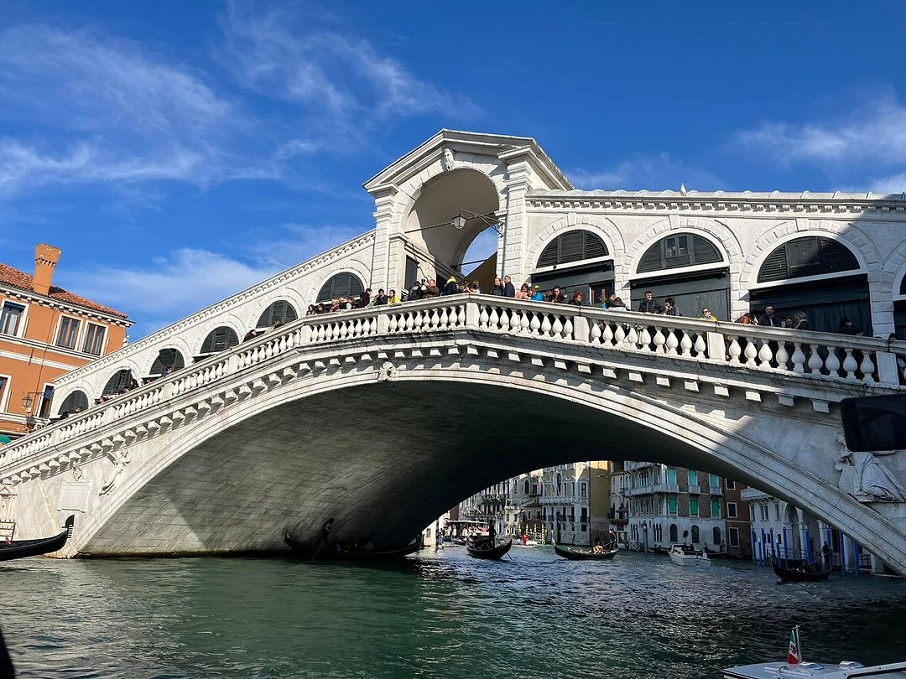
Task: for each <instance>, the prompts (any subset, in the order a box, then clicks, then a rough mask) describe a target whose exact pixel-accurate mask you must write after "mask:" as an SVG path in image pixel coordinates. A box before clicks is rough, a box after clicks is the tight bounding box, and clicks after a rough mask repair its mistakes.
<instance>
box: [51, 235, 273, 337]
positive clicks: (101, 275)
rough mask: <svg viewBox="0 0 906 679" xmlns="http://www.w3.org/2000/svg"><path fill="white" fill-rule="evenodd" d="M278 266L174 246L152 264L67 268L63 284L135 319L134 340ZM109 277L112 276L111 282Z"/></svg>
mask: <svg viewBox="0 0 906 679" xmlns="http://www.w3.org/2000/svg"><path fill="white" fill-rule="evenodd" d="M279 270H280V267H275V266H269V265H261V264H247V263H243V262H239V261H237V260H235V259H232V258H230V257H227V256H225V255H222V254H219V253H215V252H209V251H206V250H197V249H181V250H176V251H174V252H172V253H169V254H168V255H166V256H164V257H159V258H156V259H155V260H154V261H153V262H152V265H151V268H147V269H136V268H127V267H115V266H111V267H100V268H95V269H92V270H90V271H82V272H78V271H72V270H69V271H68V272H67V273H66V275H65V282H64V281H63V280H62V279H61V281H60V283H61V284H63V285H65V287H66V288H67V289H70V290H78V292H79V295H81V296H83V297H86V298H88V299H91V300H94V301H95V302H98V303H100V304H104V305H106V306H109V307H111V308H114V309H118V310H121V311H126V312H127V313H128V314H129V317H130V318H131V319H132V320H134V321H136V322H137V323H136V326H135V327H134V328H133V330H132V331H130V336H131V337H132V339H133V341H134V340H136V339H138V338H140V337H143V336H145V335H147V334H149V333H151V332H154V331H155V330H158V329H160V328H161V327H164V326H167V325H169V324H170V323H173V322H175V321H177V320H178V319H180V318H183V317H185V316H188V315H190V314H192V313H194V312H196V311H198V310H199V309H202V308H204V307H205V306H208V305H209V304H213V303H214V302H217V301H219V300H221V299H224V298H226V297H230V296H231V295H234V294H235V293H237V292H239V291H241V290H244V289H245V288H247V287H249V286H251V285H254V284H255V283H258V282H259V281H262V280H264V279H266V278H268V277H270V276H272V275H274V274H275V273H277V271H279ZM111 281H116V284H115V285H111V284H110V282H111Z"/></svg>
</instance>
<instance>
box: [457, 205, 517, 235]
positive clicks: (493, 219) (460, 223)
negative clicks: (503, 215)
mask: <svg viewBox="0 0 906 679" xmlns="http://www.w3.org/2000/svg"><path fill="white" fill-rule="evenodd" d="M476 218H477V219H480V220H481V221H482V222H484V225H485V226H490V227H491V228H493V229H494V231H496V232H497V233H498V234H499V235H501V236H502V235H503V229H504V226H503V224H502V223H501V221H500V218H499V217H497V216H496V215H494V214H487V215H481V214H478V213H477V212H472V211H471V210H460V211H459V212H458V213H457V214H456V216H455V217H453V219H452V221H451V224H453V226H454V227H455V228H456V229H462V228H465V225H466V222H467V221H469V220H470V219H476Z"/></svg>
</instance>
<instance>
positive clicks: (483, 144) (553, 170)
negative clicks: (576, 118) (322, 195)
mask: <svg viewBox="0 0 906 679" xmlns="http://www.w3.org/2000/svg"><path fill="white" fill-rule="evenodd" d="M442 146H450V147H451V148H453V149H454V150H455V151H456V152H457V153H466V154H474V155H478V156H482V155H484V156H489V157H492V158H498V157H501V156H502V155H503V154H505V153H507V152H509V151H513V150H517V151H518V152H519V153H524V152H526V151H527V150H530V153H531V155H532V156H533V164H534V165H536V166H537V167H538V168H544V169H543V171H539V174H540V175H542V176H548V177H550V179H549V181H550V183H551V184H555V185H557V184H559V185H560V186H562V187H571V186H572V185H571V184H570V183H569V180H568V179H567V178H566V177H565V176H564V174H563V173H562V172H561V171H560V169H559V168H558V167H557V166H556V165H555V164H554V163H553V161H552V160H551V159H550V157H549V156H548V155H547V154H546V153H545V152H544V150H543V149H542V148H541V147H540V146H539V145H538V142H536V141H535V140H534V139H532V138H531V137H512V136H507V135H497V134H484V133H478V132H462V131H457V130H446V129H444V130H441V131H440V132H438V133H437V134H435V135H434V136H433V137H431V138H430V139H428V140H427V141H426V142H424V143H423V144H421V145H420V146H418V147H416V148H415V149H413V150H412V151H410V152H409V153H407V154H406V155H404V156H403V157H402V158H399V159H398V160H396V161H395V162H394V163H393V164H392V165H389V166H388V167H386V168H384V169H383V170H381V171H380V172H378V173H377V174H376V175H374V176H373V177H372V178H371V179H369V180H368V181H366V182H365V183H364V184H363V186H364V188H365V190H366V191H368V192H369V193H372V194H374V193H375V192H376V191H383V190H386V186H387V185H393V186H399V185H400V184H402V183H403V182H405V181H406V179H408V178H409V177H411V176H413V175H416V174H418V173H419V172H421V171H422V170H424V169H425V168H426V167H428V166H429V165H430V164H431V163H433V162H434V159H435V156H436V154H437V152H438V150H439V149H440V148H441V147H442Z"/></svg>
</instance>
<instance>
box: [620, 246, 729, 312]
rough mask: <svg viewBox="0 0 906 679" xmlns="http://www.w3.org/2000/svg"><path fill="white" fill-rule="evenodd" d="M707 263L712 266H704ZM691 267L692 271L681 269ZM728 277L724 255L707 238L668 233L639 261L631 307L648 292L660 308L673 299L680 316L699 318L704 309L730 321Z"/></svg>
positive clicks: (633, 283) (637, 303)
mask: <svg viewBox="0 0 906 679" xmlns="http://www.w3.org/2000/svg"><path fill="white" fill-rule="evenodd" d="M709 264H712V265H714V266H712V267H707V265H709ZM703 266H705V267H707V268H704V269H703V268H702V267H703ZM691 267H695V269H694V270H692V271H684V270H683V269H690V268H691ZM729 274H730V272H729V268H728V267H727V264H726V258H725V257H724V255H723V253H722V252H721V251H720V250H719V249H718V248H717V246H716V245H714V243H712V242H711V241H709V240H708V239H707V238H705V237H704V236H700V235H698V234H695V233H675V234H671V235H669V236H665V237H664V238H661V239H660V240H659V241H657V242H656V243H654V244H653V245H651V246H650V247H649V248H648V249H647V250H646V251H645V254H643V255H642V257H641V259H639V265H638V268H637V270H636V278H634V279H633V280H632V281H630V289H631V290H632V292H631V295H630V300H631V306H632V308H633V309H638V308H639V303H640V302H641V300H642V298H643V297H644V296H645V292H646V291H648V290H651V293H652V295H653V296H654V300H655V302H656V303H657V304H658V305H660V306H663V304H664V300H665V299H666V298H667V297H673V298H674V300H675V301H676V306H677V307H678V308H679V310H680V313H681V314H682V315H683V316H691V317H692V318H698V317H699V316H700V315H701V311H702V309H706V308H707V309H710V310H711V313H713V314H714V315H716V316H717V318H718V319H720V320H731V319H729V314H730V275H729ZM623 301H626V300H625V299H624V300H623Z"/></svg>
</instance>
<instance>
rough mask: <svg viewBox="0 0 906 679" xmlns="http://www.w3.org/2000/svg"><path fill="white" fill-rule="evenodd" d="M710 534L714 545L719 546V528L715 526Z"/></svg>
mask: <svg viewBox="0 0 906 679" xmlns="http://www.w3.org/2000/svg"><path fill="white" fill-rule="evenodd" d="M711 533H712V535H711V537H712V538H714V544H715V545H719V544H720V541H721V535H720V528H719V527H717V526H714V530H713V531H711Z"/></svg>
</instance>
